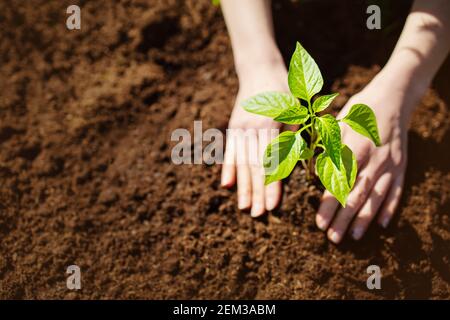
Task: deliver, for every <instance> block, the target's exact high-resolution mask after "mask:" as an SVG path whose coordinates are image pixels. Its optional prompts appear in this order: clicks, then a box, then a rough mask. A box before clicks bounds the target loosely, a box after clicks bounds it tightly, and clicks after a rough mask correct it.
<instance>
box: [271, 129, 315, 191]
mask: <svg viewBox="0 0 450 320" xmlns="http://www.w3.org/2000/svg"><path fill="white" fill-rule="evenodd" d="M306 149H307V143H306V141H305V140H303V138H302V136H301V135H300V133H296V132H292V131H285V132H283V133H281V134H280V135H279V136H278V137H276V138H275V139H274V140H272V142H271V143H270V144H269V145H268V146H267V148H266V151H265V153H264V170H265V184H269V183H271V182H274V181H278V180H281V179H284V178H286V177H287V176H289V174H290V173H291V172H292V170H293V169H294V167H295V165H296V164H297V161H298V160H299V159H300V157H301V156H302V152H303V151H304V150H306Z"/></svg>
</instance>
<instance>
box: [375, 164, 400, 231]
mask: <svg viewBox="0 0 450 320" xmlns="http://www.w3.org/2000/svg"><path fill="white" fill-rule="evenodd" d="M404 180H405V173H404V172H403V173H402V174H401V175H399V176H398V177H397V178H396V179H395V180H394V182H393V183H392V185H391V188H390V190H389V194H388V195H387V197H386V200H385V201H384V204H383V207H382V208H381V210H380V216H379V218H378V223H379V224H380V225H381V226H383V228H387V226H388V225H389V222H390V221H391V219H392V217H393V216H394V213H395V209H397V206H398V203H399V202H400V198H401V195H402V189H403V182H404Z"/></svg>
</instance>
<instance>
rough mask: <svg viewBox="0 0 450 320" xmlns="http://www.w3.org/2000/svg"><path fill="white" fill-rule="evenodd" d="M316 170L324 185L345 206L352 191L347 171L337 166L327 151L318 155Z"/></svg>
mask: <svg viewBox="0 0 450 320" xmlns="http://www.w3.org/2000/svg"><path fill="white" fill-rule="evenodd" d="M316 170H317V174H318V176H319V179H320V181H321V182H322V184H323V185H324V187H325V188H326V189H327V190H328V191H329V192H331V194H332V195H333V196H334V197H335V198H336V199H337V200H338V201H339V202H340V203H341V205H342V206H343V207H345V204H346V202H347V197H348V194H349V192H350V187H349V185H348V181H347V177H346V175H345V172H342V171H341V170H339V169H338V167H336V166H335V164H334V163H333V161H332V159H331V158H330V156H329V155H328V154H327V153H326V152H323V153H321V154H320V155H319V156H318V157H317V160H316Z"/></svg>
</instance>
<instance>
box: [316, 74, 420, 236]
mask: <svg viewBox="0 0 450 320" xmlns="http://www.w3.org/2000/svg"><path fill="white" fill-rule="evenodd" d="M391 80H392V79H390V76H389V75H388V76H385V73H381V74H380V75H379V76H378V77H377V78H375V79H374V80H373V81H372V82H371V83H370V84H369V85H368V86H367V87H366V88H365V89H364V90H363V91H361V92H360V93H358V94H357V95H355V96H353V97H352V98H351V99H350V100H349V101H348V103H347V104H346V105H345V107H344V108H343V109H342V111H341V112H340V113H339V116H338V118H339V119H341V118H343V117H344V116H345V115H346V114H347V112H348V111H349V109H350V107H351V106H352V105H353V104H356V103H364V104H367V105H368V106H370V107H371V108H372V109H373V111H374V112H375V115H376V118H377V122H378V128H379V132H380V137H381V141H382V145H381V146H380V147H375V145H374V144H373V142H372V141H370V140H369V139H367V138H365V137H363V136H361V135H359V134H358V133H356V132H354V131H353V130H351V129H350V128H348V127H347V126H346V125H345V124H342V123H341V131H342V139H343V143H345V144H347V145H348V146H349V147H350V149H352V151H353V152H354V154H355V156H356V159H357V162H358V177H357V180H356V183H355V186H354V188H353V190H352V191H351V192H350V194H349V196H348V199H347V206H346V207H345V208H340V207H339V205H338V202H337V200H336V199H335V198H334V197H333V196H332V195H331V194H330V193H329V192H328V191H325V193H324V195H323V198H322V203H321V205H320V208H319V210H318V213H317V215H316V223H317V226H318V227H319V228H320V229H322V230H324V231H325V230H327V229H328V231H327V236H328V238H329V239H330V240H331V241H332V242H334V243H336V244H337V243H339V242H341V241H342V239H343V237H344V235H345V232H346V231H347V230H349V233H350V234H351V236H352V238H353V239H355V240H359V239H361V238H362V236H363V235H364V233H365V232H366V230H367V228H368V226H369V225H370V223H371V222H372V221H373V220H374V218H375V216H376V214H377V213H378V214H379V215H378V219H377V220H378V223H379V224H380V225H381V226H383V227H385V228H386V227H387V226H388V224H389V222H390V220H391V219H392V216H393V215H394V212H395V209H396V207H397V205H398V203H399V200H400V196H401V193H402V187H403V181H404V176H405V170H406V157H407V125H408V120H409V116H410V111H409V110H412V109H413V106H414V105H415V104H416V103H417V102H418V97H420V96H421V92H417V94H411V92H406V91H404V90H399V89H398V88H396V87H395V85H392V81H391ZM418 91H420V90H418Z"/></svg>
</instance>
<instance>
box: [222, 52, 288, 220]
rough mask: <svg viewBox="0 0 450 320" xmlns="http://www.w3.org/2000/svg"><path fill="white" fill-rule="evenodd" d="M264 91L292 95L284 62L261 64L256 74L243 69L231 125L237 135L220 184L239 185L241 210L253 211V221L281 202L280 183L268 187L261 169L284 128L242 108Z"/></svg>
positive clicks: (231, 142) (229, 143)
mask: <svg viewBox="0 0 450 320" xmlns="http://www.w3.org/2000/svg"><path fill="white" fill-rule="evenodd" d="M264 91H279V92H289V88H288V84H287V71H286V68H285V66H284V64H283V63H282V61H280V62H279V63H273V64H261V65H260V67H258V69H257V70H255V69H254V68H253V70H242V68H241V70H240V72H239V92H238V94H237V97H236V101H235V105H234V108H233V112H232V114H231V117H230V121H229V125H228V128H229V129H233V130H236V131H234V133H235V135H234V134H233V135H230V134H228V135H227V144H226V150H225V156H224V164H223V167H222V181H221V184H222V186H224V187H231V186H233V185H234V184H235V183H236V182H237V193H238V208H239V209H241V210H244V209H250V208H251V212H250V213H251V216H252V217H258V216H260V215H262V214H264V212H265V211H266V210H269V211H270V210H273V209H274V208H275V207H276V206H277V205H278V204H279V202H280V199H281V182H280V181H277V182H274V183H271V184H270V185H268V186H265V185H264V168H263V166H262V158H263V154H264V150H265V148H266V146H267V145H268V143H269V142H270V141H271V140H272V139H273V138H275V137H276V135H277V130H279V129H281V124H280V123H278V122H276V121H273V120H272V119H270V118H267V117H263V116H259V115H255V114H251V113H248V112H246V111H245V110H244V109H243V108H242V107H241V102H242V101H243V100H245V99H247V98H250V97H251V96H253V95H256V94H258V93H261V92H264ZM239 129H240V130H239ZM273 129H275V130H273Z"/></svg>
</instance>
